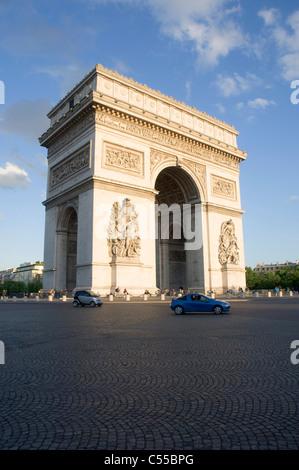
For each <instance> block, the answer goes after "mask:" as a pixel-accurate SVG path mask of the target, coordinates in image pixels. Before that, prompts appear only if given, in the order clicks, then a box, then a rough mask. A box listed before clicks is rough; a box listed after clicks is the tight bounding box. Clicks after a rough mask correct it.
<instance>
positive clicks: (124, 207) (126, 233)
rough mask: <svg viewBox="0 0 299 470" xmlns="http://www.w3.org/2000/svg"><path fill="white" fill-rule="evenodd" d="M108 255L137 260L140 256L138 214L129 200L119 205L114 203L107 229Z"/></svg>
mask: <svg viewBox="0 0 299 470" xmlns="http://www.w3.org/2000/svg"><path fill="white" fill-rule="evenodd" d="M107 235H108V237H107V244H108V249H109V255H110V256H111V257H119V258H138V257H139V255H140V248H141V243H140V236H139V223H138V214H137V212H136V209H135V206H134V205H133V204H132V203H131V201H130V199H127V198H126V199H124V200H123V202H122V203H121V204H120V203H119V202H115V203H114V204H113V206H112V209H111V216H110V220H109V224H108V229H107Z"/></svg>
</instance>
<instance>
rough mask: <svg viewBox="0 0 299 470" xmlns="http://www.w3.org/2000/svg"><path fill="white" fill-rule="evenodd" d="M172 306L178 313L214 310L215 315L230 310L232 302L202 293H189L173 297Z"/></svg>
mask: <svg viewBox="0 0 299 470" xmlns="http://www.w3.org/2000/svg"><path fill="white" fill-rule="evenodd" d="M170 308H171V309H172V310H173V311H174V313H176V315H183V314H184V313H187V312H188V313H189V312H213V313H214V314H215V315H220V314H221V313H224V312H229V310H230V304H229V303H227V302H221V301H220V300H214V299H211V298H210V297H206V296H205V295H202V294H187V295H184V296H183V297H178V298H177V299H173V300H172V302H171V304H170Z"/></svg>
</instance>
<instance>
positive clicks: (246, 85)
mask: <svg viewBox="0 0 299 470" xmlns="http://www.w3.org/2000/svg"><path fill="white" fill-rule="evenodd" d="M259 83H260V80H259V78H258V77H257V76H256V75H255V74H252V73H247V74H246V76H244V77H242V76H241V75H239V74H237V73H234V74H233V75H232V76H228V75H224V74H218V75H217V80H216V81H215V82H214V84H215V85H216V86H217V88H218V89H219V90H220V92H221V94H222V95H223V96H226V97H229V96H232V95H239V94H240V93H242V92H246V91H249V90H251V89H252V88H253V87H254V86H255V85H258V84H259Z"/></svg>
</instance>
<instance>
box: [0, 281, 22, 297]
mask: <svg viewBox="0 0 299 470" xmlns="http://www.w3.org/2000/svg"><path fill="white" fill-rule="evenodd" d="M2 285H3V289H4V290H5V291H6V292H7V294H20V293H24V292H26V290H27V286H26V284H25V282H21V281H4V283H3V284H2ZM3 289H2V291H3ZM1 293H2V292H1Z"/></svg>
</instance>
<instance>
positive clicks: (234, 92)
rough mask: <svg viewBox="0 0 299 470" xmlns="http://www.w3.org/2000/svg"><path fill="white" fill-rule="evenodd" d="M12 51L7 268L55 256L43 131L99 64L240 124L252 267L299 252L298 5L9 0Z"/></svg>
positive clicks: (3, 99)
mask: <svg viewBox="0 0 299 470" xmlns="http://www.w3.org/2000/svg"><path fill="white" fill-rule="evenodd" d="M0 51H1V52H0V57H1V60H0V81H1V82H0V84H3V85H4V87H5V90H4V93H3V89H2V88H1V87H0V269H4V268H7V267H12V266H15V265H18V264H20V263H23V262H26V261H36V260H42V259H43V242H44V219H45V214H44V206H43V205H42V201H43V200H44V199H45V191H46V173H47V161H46V149H44V148H42V147H40V145H39V142H38V137H39V136H40V135H41V134H42V133H43V132H44V131H45V130H46V129H47V127H48V118H47V117H46V114H47V113H48V112H49V111H50V109H51V107H52V106H53V105H55V104H56V103H57V102H58V101H59V100H60V99H61V98H62V97H63V96H64V95H65V94H66V92H67V91H69V90H70V89H72V88H73V86H74V85H75V84H76V83H77V82H78V81H80V80H81V79H82V78H83V77H84V75H85V74H86V73H88V72H89V71H90V70H92V69H93V68H94V66H95V65H96V64H97V63H99V64H102V65H103V66H104V67H107V68H109V69H112V70H116V71H118V72H119V73H121V74H122V75H125V76H128V77H132V78H133V79H134V80H136V81H137V82H139V83H144V84H146V85H148V86H149V87H150V88H152V89H155V90H160V91H161V92H162V93H164V94H166V95H168V96H172V97H173V98H175V99H177V100H179V101H183V102H185V103H186V104H188V105H190V106H194V107H195V108H197V109H198V110H200V111H204V112H206V113H208V114H210V115H211V116H215V117H217V118H218V119H220V120H222V121H225V122H227V123H228V124H231V125H233V126H235V128H236V129H237V130H238V131H239V132H240V135H239V137H238V146H239V147H240V148H241V149H242V150H244V151H246V152H247V153H248V157H247V160H246V161H245V162H243V163H242V164H241V165H240V182H241V196H242V208H243V209H244V210H245V214H244V217H243V226H244V242H245V261H246V265H247V266H251V267H254V266H255V265H256V264H257V263H261V262H265V263H270V262H276V261H279V262H285V261H286V260H289V261H296V259H298V258H299V244H298V238H299V236H298V234H299V217H298V213H299V184H298V176H299V158H298V156H299V155H298V154H299V150H298V135H299V132H298V124H299V104H296V103H297V101H299V100H298V98H299V92H298V93H297V89H298V90H299V82H298V84H297V83H296V82H294V81H295V80H299V5H298V4H297V2H295V1H288V2H285V1H284V2H283V1H277V0H272V1H268V0H265V1H262V0H244V1H236V0H209V1H208V2H207V1H206V0H109V1H108V0H107V1H106V0H59V1H58V0H52V1H49V0H48V1H46V0H27V1H26V2H24V1H22V0H1V3H0ZM293 82H294V83H293ZM292 83H293V86H295V88H291V85H292ZM1 89H2V93H1ZM292 93H293V99H292V100H291V96H292ZM292 101H293V102H292Z"/></svg>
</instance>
